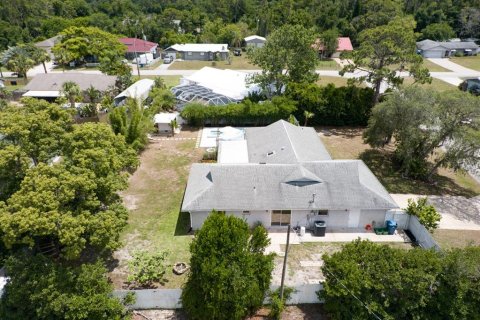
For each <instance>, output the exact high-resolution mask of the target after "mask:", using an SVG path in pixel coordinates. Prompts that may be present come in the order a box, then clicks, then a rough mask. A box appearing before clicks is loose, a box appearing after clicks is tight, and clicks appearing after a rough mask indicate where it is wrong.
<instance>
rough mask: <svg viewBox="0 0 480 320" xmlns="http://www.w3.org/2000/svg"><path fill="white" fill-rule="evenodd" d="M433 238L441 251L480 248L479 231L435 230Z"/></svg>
mask: <svg viewBox="0 0 480 320" xmlns="http://www.w3.org/2000/svg"><path fill="white" fill-rule="evenodd" d="M433 238H434V239H435V240H436V241H437V242H438V244H439V246H440V247H441V248H442V249H451V248H464V247H466V246H480V230H461V231H459V230H446V229H437V230H435V232H434V233H433Z"/></svg>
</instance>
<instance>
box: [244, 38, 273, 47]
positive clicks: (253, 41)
mask: <svg viewBox="0 0 480 320" xmlns="http://www.w3.org/2000/svg"><path fill="white" fill-rule="evenodd" d="M244 40H245V44H246V45H247V47H254V48H261V47H263V46H264V45H265V42H267V39H265V38H264V37H260V36H257V35H253V36H249V37H246V38H245V39H244Z"/></svg>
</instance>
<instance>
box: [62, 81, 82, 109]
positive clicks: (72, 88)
mask: <svg viewBox="0 0 480 320" xmlns="http://www.w3.org/2000/svg"><path fill="white" fill-rule="evenodd" d="M62 92H63V94H64V95H65V97H66V98H67V99H68V101H69V102H70V106H71V107H72V108H75V101H77V99H78V98H80V95H81V94H82V90H81V89H80V87H79V86H78V84H76V83H75V82H73V81H67V82H65V83H64V84H63V85H62Z"/></svg>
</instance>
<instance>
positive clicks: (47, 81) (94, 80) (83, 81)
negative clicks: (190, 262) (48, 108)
mask: <svg viewBox="0 0 480 320" xmlns="http://www.w3.org/2000/svg"><path fill="white" fill-rule="evenodd" d="M116 80H117V77H115V76H108V75H104V74H87V73H74V72H65V73H40V74H37V75H36V76H35V77H33V78H32V80H30V82H29V83H28V84H27V85H26V86H25V87H24V88H23V90H26V91H27V92H26V93H24V94H23V96H24V97H33V98H41V99H45V100H49V101H53V100H55V99H57V98H58V97H60V96H61V90H62V85H63V84H64V83H65V82H69V81H72V82H75V83H76V84H78V86H79V87H80V89H81V90H82V91H85V90H87V89H88V88H90V87H91V86H92V87H94V88H95V89H97V90H99V91H107V90H110V89H112V88H113V87H114V86H115V81H116Z"/></svg>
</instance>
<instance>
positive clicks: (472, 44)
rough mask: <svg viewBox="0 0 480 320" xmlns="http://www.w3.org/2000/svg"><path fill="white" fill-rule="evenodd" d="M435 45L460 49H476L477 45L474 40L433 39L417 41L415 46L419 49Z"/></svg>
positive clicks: (427, 48) (431, 47) (435, 46)
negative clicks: (441, 40)
mask: <svg viewBox="0 0 480 320" xmlns="http://www.w3.org/2000/svg"><path fill="white" fill-rule="evenodd" d="M437 47H443V48H445V49H449V50H454V49H455V50H461V49H478V48H479V46H478V45H477V44H475V42H472V41H468V42H458V41H457V42H455V41H452V42H447V41H443V42H440V41H433V40H428V39H427V40H423V41H419V42H417V48H418V49H421V50H432V49H435V48H437Z"/></svg>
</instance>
